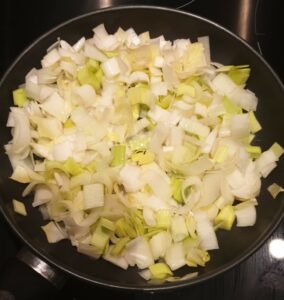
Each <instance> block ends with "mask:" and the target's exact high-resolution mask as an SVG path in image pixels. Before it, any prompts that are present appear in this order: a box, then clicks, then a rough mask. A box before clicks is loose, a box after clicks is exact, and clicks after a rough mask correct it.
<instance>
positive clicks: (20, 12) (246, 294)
mask: <svg viewBox="0 0 284 300" xmlns="http://www.w3.org/2000/svg"><path fill="white" fill-rule="evenodd" d="M281 2H282V1H280V0H195V1H194V0H193V1H184V0H175V1H165V0H164V1H163V0H152V1H148V0H144V1H135V0H132V1H131V0H129V1H127V0H124V1H123V0H119V1H117V0H100V1H95V0H68V1H67V0H64V1H63V0H57V1H56V0H48V1H46V0H42V1H40V0H37V1H32V0H26V1H21V0H18V1H17V0H1V1H0V37H1V39H0V77H1V76H2V75H3V73H4V71H5V69H7V67H8V66H9V65H10V64H11V63H12V62H13V60H14V59H15V57H16V56H17V55H18V54H19V53H20V52H21V51H22V50H23V49H24V48H25V47H26V46H28V45H29V44H30V43H31V42H32V41H33V40H35V39H36V38H37V37H39V36H40V35H41V34H43V33H44V32H45V31H47V30H49V29H50V28H52V27H53V26H54V25H57V24H59V23H61V22H63V21H65V20H67V19H70V18H72V17H75V16H78V15H80V14H82V13H86V12H89V11H93V10H95V9H99V8H103V7H108V6H114V5H123V4H149V5H161V6H168V7H174V8H179V9H183V10H185V11H188V12H192V13H195V14H198V15H201V16H203V17H207V18H208V19H210V20H212V21H215V22H217V23H219V24H221V25H223V26H224V27H226V28H227V29H229V30H231V31H233V32H234V33H236V34H237V35H239V36H240V37H242V38H243V39H245V40H246V41H247V42H249V43H250V44H251V45H252V46H253V47H254V48H255V49H256V50H257V51H259V52H260V53H261V54H262V55H263V56H264V58H265V59H266V60H267V61H268V62H269V63H270V64H271V66H272V67H273V69H274V70H275V71H276V73H277V74H278V75H279V77H280V78H281V79H282V82H283V81H284V48H283V39H284V38H283V30H284V17H283V9H282V6H283V5H282V6H281ZM1 100H2V101H3V99H0V101H1ZM283 101H284V99H283ZM0 105H1V103H0ZM276 238H281V239H284V221H282V223H281V224H280V226H279V227H278V229H277V230H276V231H275V233H274V234H273V236H272V237H271V238H270V239H269V240H268V241H267V242H266V243H265V244H264V246H262V247H261V248H260V249H259V250H258V251H257V252H256V253H255V254H254V255H253V256H251V257H250V258H249V259H248V260H246V261H245V262H243V263H242V264H241V265H239V266H238V267H236V268H234V269H233V270H231V271H228V272H226V273H225V274H223V275H221V276H219V277H217V278H215V279H212V280H209V281H207V282H205V283H202V284H199V285H198V286H193V287H190V288H187V289H183V290H178V291H175V292H167V293H166V294H143V293H133V292H131V294H130V293H122V292H120V294H118V293H117V292H115V291H112V290H104V289H102V288H97V287H94V286H90V285H88V284H86V283H83V282H80V281H78V280H75V279H70V280H69V281H68V282H67V284H66V286H65V287H64V289H63V290H62V292H60V295H59V296H58V298H57V299H61V300H65V299H66V300H67V299H68V300H69V299H70V300H71V299H78V300H79V299H94V298H98V297H102V296H103V297H116V298H120V297H123V298H124V299H141V300H142V299H147V300H150V299H156V300H158V299H165V300H166V299H173V298H174V297H176V298H177V299H200V300H203V299H206V300H208V299H218V300H223V299H226V300H227V299H232V300H233V299H238V300H239V299H244V300H246V299H250V300H253V299H257V300H262V299H263V300H272V299H275V300H280V299H281V300H282V299H284V260H277V259H275V258H273V257H272V256H271V255H270V253H269V244H270V242H271V241H272V240H273V239H276ZM21 246H22V245H21V242H19V240H18V239H17V238H16V237H15V236H14V234H13V233H12V232H11V230H10V229H9V228H8V226H7V224H6V223H5V221H4V220H3V218H2V216H1V215H0V272H1V265H2V264H3V263H4V262H5V261H6V260H7V259H8V258H9V257H12V256H13V255H15V253H16V252H17V251H18V249H20V248H21ZM283 251H284V250H283Z"/></svg>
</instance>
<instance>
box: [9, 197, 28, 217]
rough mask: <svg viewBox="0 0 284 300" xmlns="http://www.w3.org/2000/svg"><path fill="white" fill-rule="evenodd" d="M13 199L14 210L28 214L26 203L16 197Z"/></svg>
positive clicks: (21, 213) (20, 213) (23, 214)
mask: <svg viewBox="0 0 284 300" xmlns="http://www.w3.org/2000/svg"><path fill="white" fill-rule="evenodd" d="M12 201H13V207H14V211H15V212H16V213H17V214H19V215H22V216H26V215H27V211H26V207H25V204H24V203H23V202H20V201H18V200H16V199H13V200H12Z"/></svg>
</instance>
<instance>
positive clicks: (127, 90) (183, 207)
mask: <svg viewBox="0 0 284 300" xmlns="http://www.w3.org/2000/svg"><path fill="white" fill-rule="evenodd" d="M93 33H94V35H93V37H91V38H87V39H86V38H84V37H83V38H81V39H79V40H78V41H77V42H76V43H75V44H74V45H73V46H72V45H70V44H69V43H68V42H66V41H64V40H59V41H58V42H57V43H56V44H54V45H52V47H51V48H50V49H49V50H48V53H47V54H46V55H45V56H44V57H43V59H42V60H41V67H40V68H37V69H35V68H33V69H32V70H31V71H30V72H29V73H28V74H27V75H26V77H25V78H24V80H23V84H22V85H21V86H20V87H19V88H18V89H16V90H14V91H13V102H14V105H15V106H14V107H11V108H10V113H9V116H8V120H7V127H10V128H11V135H12V139H11V140H10V141H9V143H8V144H7V145H5V151H6V153H7V155H8V157H9V160H10V162H11V166H12V169H13V173H12V175H11V177H10V178H11V179H13V180H15V181H17V182H20V183H24V184H27V186H26V187H25V189H24V191H23V193H22V195H23V197H25V196H27V195H28V194H30V193H32V192H34V197H33V200H32V203H31V204H32V206H33V207H38V208H39V210H40V211H41V212H42V214H43V217H44V219H46V220H47V219H48V220H50V222H49V223H48V224H47V225H45V226H43V227H42V229H43V231H44V233H45V234H46V238H47V240H48V242H50V243H55V242H58V241H60V240H62V239H65V238H68V239H69V240H70V241H71V243H72V245H74V246H75V247H76V248H77V250H78V252H80V253H83V254H85V255H89V256H91V257H93V258H95V259H98V258H103V259H105V260H106V261H109V262H110V263H113V264H114V265H116V266H118V267H120V268H122V269H124V270H126V269H127V268H128V267H129V266H130V267H133V266H136V267H138V268H139V269H144V270H143V271H142V272H140V273H139V274H140V275H141V276H142V277H143V278H144V279H146V280H152V281H153V283H157V282H164V281H169V282H170V281H177V280H185V279H190V278H192V277H193V276H196V275H197V273H190V274H187V275H185V276H182V277H177V276H174V274H173V272H172V271H175V270H177V269H179V268H181V267H183V266H189V267H198V266H202V267H204V266H205V265H206V263H207V262H208V261H209V260H210V253H208V252H207V251H209V252H210V250H214V249H218V247H219V244H218V240H217V235H216V231H217V230H219V229H225V230H231V229H232V227H233V225H234V220H235V219H236V226H253V225H254V224H255V222H256V207H255V206H256V205H257V199H256V197H257V196H258V195H259V193H260V190H261V179H262V177H263V178H265V177H267V176H268V175H269V174H270V172H271V171H272V170H274V168H275V167H276V166H277V163H278V161H279V159H280V157H281V156H282V154H283V153H284V149H283V148H282V147H281V146H280V145H279V144H277V143H274V144H273V145H272V146H271V147H270V148H269V149H268V150H266V151H263V152H262V148H261V147H260V145H259V144H258V143H257V142H258V140H259V138H258V136H257V132H258V131H259V130H261V125H260V123H259V121H258V120H257V118H256V115H255V111H256V108H257V104H258V99H257V97H256V95H255V94H254V93H253V92H252V91H250V90H248V89H247V88H246V82H247V80H248V78H249V75H250V67H249V66H248V65H239V66H232V65H230V66H223V65H221V64H220V63H216V62H212V61H211V55H210V44H209V37H200V38H198V39H197V42H191V41H190V40H189V39H178V40H175V41H173V42H171V41H168V40H166V39H165V37H164V36H160V37H157V38H154V39H153V38H151V37H150V34H149V32H143V33H141V34H137V33H136V32H135V31H134V29H133V28H129V29H127V30H123V29H122V28H119V29H118V30H117V31H116V32H114V33H113V34H109V33H108V32H107V30H106V28H105V26H104V25H103V24H100V25H98V26H96V27H95V28H94V29H93ZM213 44H214V43H213ZM3 100H5V99H3ZM268 191H269V193H270V194H271V195H272V197H273V198H275V197H277V195H278V194H279V193H280V192H282V191H283V189H282V188H281V187H280V186H278V185H276V184H273V185H271V186H270V187H268ZM236 201H240V203H238V204H236ZM12 204H13V207H14V210H15V212H16V213H19V214H21V215H26V209H25V205H24V203H22V202H20V201H17V200H15V199H13V202H12ZM260 207H261V206H260ZM244 234H245V233H244Z"/></svg>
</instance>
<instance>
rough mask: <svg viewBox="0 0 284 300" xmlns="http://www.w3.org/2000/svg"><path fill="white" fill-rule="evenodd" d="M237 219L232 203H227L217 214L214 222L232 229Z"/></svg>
mask: <svg viewBox="0 0 284 300" xmlns="http://www.w3.org/2000/svg"><path fill="white" fill-rule="evenodd" d="M234 220H235V212H234V208H233V207H232V205H227V206H225V207H223V208H222V209H221V211H220V212H219V214H218V215H217V216H216V218H215V220H214V222H215V224H216V225H217V226H218V228H222V229H226V230H231V228H232V226H233V223H234Z"/></svg>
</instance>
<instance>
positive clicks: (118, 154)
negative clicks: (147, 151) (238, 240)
mask: <svg viewBox="0 0 284 300" xmlns="http://www.w3.org/2000/svg"><path fill="white" fill-rule="evenodd" d="M125 152H126V147H125V145H115V146H113V148H112V149H111V153H112V157H113V158H112V161H111V166H112V167H116V166H120V165H123V164H124V162H125Z"/></svg>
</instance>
